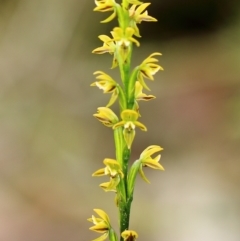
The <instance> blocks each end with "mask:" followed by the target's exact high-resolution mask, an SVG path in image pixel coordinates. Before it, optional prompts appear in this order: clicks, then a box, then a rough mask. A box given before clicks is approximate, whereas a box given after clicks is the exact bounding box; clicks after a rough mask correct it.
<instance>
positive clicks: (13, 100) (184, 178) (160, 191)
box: [0, 0, 240, 241]
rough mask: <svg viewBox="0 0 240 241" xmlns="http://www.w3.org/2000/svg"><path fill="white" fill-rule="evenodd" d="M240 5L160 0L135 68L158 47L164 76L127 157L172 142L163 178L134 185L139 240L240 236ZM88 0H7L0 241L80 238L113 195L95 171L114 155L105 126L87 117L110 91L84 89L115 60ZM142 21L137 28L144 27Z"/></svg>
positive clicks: (232, 240) (1, 36) (215, 240)
mask: <svg viewBox="0 0 240 241" xmlns="http://www.w3.org/2000/svg"><path fill="white" fill-rule="evenodd" d="M237 2H238V1H223V0H222V1H216V0H211V1H200V0H199V1H197V0H195V1H189V0H184V1H181V2H180V1H176V0H175V1H169V2H168V1H167V0H162V1H152V5H151V6H150V8H149V14H150V15H152V16H154V17H156V18H158V19H159V22H158V23H143V24H142V31H141V34H142V36H143V37H142V40H140V41H141V47H140V48H138V49H137V48H135V49H134V56H133V57H134V63H135V64H138V63H140V62H141V61H142V60H143V59H144V58H145V57H147V56H148V55H149V54H150V53H152V52H156V51H158V52H161V53H162V54H163V56H162V57H161V58H160V64H161V65H162V66H163V67H164V71H163V72H160V73H159V74H158V75H157V76H156V77H155V81H154V82H153V83H152V82H151V83H149V86H150V88H151V90H152V92H151V94H154V95H156V96H157V99H156V100H153V101H152V102H148V103H140V108H141V114H142V117H141V119H140V120H141V121H142V122H143V123H144V124H146V126H147V127H148V132H146V133H141V132H140V131H138V132H137V135H136V139H135V143H134V145H133V153H132V161H134V159H136V158H138V156H139V154H140V153H141V151H142V150H143V149H144V148H146V147H147V146H148V145H151V144H158V145H161V146H162V147H164V151H163V152H162V159H161V164H162V165H163V166H164V167H165V169H166V171H165V172H157V171H153V170H146V175H147V177H148V178H149V179H150V181H151V185H148V184H146V183H144V182H143V181H142V180H141V179H140V178H139V179H138V182H137V186H136V193H135V198H134V202H133V213H132V217H131V229H134V230H136V231H137V232H138V233H139V240H152V241H160V240H163V241H176V240H177V241H192V240H194V241H202V240H204V241H226V240H228V241H239V240H240V230H239V227H240V192H239V187H240V163H239V161H240V124H239V123H240V67H239V63H240V45H239V43H240V30H239V29H240V19H239V13H240V9H239V7H238V4H237ZM93 7H94V1H87V0H69V1H65V0H41V1H37V0H7V1H6V0H5V1H4V0H1V1H0V98H1V101H0V240H1V241H65V240H68V241H76V240H92V239H94V238H95V237H97V235H95V234H93V233H91V232H90V231H89V230H88V228H89V227H90V225H91V224H90V223H88V222H87V221H86V219H87V218H89V217H90V216H91V214H92V213H93V211H92V209H93V208H101V209H104V210H105V211H106V212H107V213H108V214H109V216H110V218H111V220H112V221H113V225H114V226H116V227H117V217H116V215H117V211H116V208H115V205H114V202H113V199H114V195H113V194H112V193H104V192H103V191H102V190H100V188H99V187H98V185H99V183H101V181H102V182H104V181H105V179H104V178H101V179H100V178H92V177H91V174H92V173H93V172H94V171H95V170H96V169H98V168H101V167H102V160H103V159H104V158H105V157H109V158H114V146H113V137H112V132H111V130H110V129H107V128H105V127H104V126H102V125H101V124H100V123H98V122H97V121H96V120H95V119H94V118H93V117H92V114H93V113H95V112H96V109H97V107H99V106H104V105H105V104H106V103H107V100H108V97H109V96H105V95H102V93H101V91H99V90H97V89H95V88H90V84H91V83H92V82H94V77H93V75H92V73H93V72H94V71H96V70H103V71H106V72H107V73H109V74H110V75H112V76H114V77H115V78H116V79H117V80H119V77H118V75H117V70H113V71H112V70H110V69H109V68H110V65H111V56H109V55H106V56H105V55H103V56H97V55H93V54H91V51H92V49H94V48H96V47H98V46H100V45H101V42H100V41H99V40H98V38H97V36H98V35H99V34H108V32H109V30H110V29H111V27H112V26H114V25H115V24H116V22H113V23H111V24H110V25H104V24H100V23H99V21H100V20H102V19H104V17H105V16H107V15H105V14H100V13H93V11H92V9H93ZM140 28H141V26H140Z"/></svg>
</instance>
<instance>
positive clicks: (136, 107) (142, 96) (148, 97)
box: [134, 81, 156, 116]
mask: <svg viewBox="0 0 240 241" xmlns="http://www.w3.org/2000/svg"><path fill="white" fill-rule="evenodd" d="M142 89H143V87H142V85H141V84H140V83H139V81H136V83H135V94H134V97H135V103H134V110H135V111H137V112H138V115H139V116H141V115H140V113H139V105H138V101H140V100H144V101H149V100H153V99H156V97H155V96H154V95H146V94H144V93H143V92H142Z"/></svg>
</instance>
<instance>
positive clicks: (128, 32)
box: [111, 27, 140, 62]
mask: <svg viewBox="0 0 240 241" xmlns="http://www.w3.org/2000/svg"><path fill="white" fill-rule="evenodd" d="M134 32H135V31H134V29H133V28H130V27H127V28H126V29H125V30H123V29H122V28H120V27H116V28H114V29H113V31H111V34H112V36H113V39H112V41H114V42H115V45H116V49H117V52H118V53H119V54H120V56H117V57H118V58H119V57H120V58H121V61H122V62H124V61H125V60H126V59H127V57H128V55H129V53H130V50H131V48H130V47H131V44H132V43H135V44H136V45H137V46H140V43H139V42H138V41H137V40H136V39H135V38H133V37H132V36H133V34H134ZM118 60H119V59H118Z"/></svg>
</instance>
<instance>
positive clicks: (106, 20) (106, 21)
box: [100, 10, 117, 23]
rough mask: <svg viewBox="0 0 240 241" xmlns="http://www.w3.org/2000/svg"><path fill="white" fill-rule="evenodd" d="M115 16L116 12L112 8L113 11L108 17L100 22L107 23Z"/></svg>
mask: <svg viewBox="0 0 240 241" xmlns="http://www.w3.org/2000/svg"><path fill="white" fill-rule="evenodd" d="M116 16H117V14H116V11H115V10H114V12H113V13H112V14H111V15H110V16H109V17H108V18H106V19H104V20H102V21H101V22H100V23H108V22H110V21H112V20H113V19H114V18H115V17H116Z"/></svg>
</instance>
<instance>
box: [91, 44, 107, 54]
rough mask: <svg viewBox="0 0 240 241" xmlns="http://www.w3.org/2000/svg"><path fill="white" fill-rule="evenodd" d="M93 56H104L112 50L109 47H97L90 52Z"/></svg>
mask: <svg viewBox="0 0 240 241" xmlns="http://www.w3.org/2000/svg"><path fill="white" fill-rule="evenodd" d="M92 53H93V54H105V53H112V50H111V49H110V48H109V47H104V46H103V47H98V48H96V49H94V50H93V51H92Z"/></svg>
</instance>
